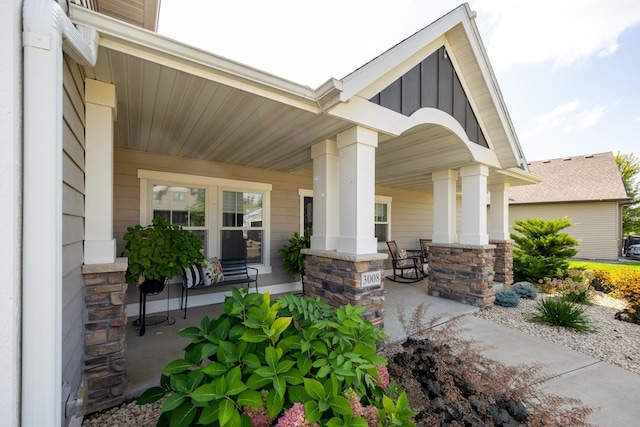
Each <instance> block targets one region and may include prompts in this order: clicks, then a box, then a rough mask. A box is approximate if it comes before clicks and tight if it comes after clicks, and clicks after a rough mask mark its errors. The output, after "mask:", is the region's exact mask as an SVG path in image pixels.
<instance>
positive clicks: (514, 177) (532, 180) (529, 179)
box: [494, 168, 542, 185]
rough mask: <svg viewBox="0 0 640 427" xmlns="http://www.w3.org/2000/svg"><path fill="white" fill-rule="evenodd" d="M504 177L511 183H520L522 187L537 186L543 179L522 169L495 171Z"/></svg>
mask: <svg viewBox="0 0 640 427" xmlns="http://www.w3.org/2000/svg"><path fill="white" fill-rule="evenodd" d="M494 172H495V173H497V174H501V175H504V176H505V177H507V178H508V179H509V181H510V182H512V183H513V182H518V183H519V184H520V185H528V184H537V183H539V182H542V178H540V177H539V176H537V175H534V174H532V173H530V172H529V171H525V170H522V169H520V168H508V169H499V170H496V171H494Z"/></svg>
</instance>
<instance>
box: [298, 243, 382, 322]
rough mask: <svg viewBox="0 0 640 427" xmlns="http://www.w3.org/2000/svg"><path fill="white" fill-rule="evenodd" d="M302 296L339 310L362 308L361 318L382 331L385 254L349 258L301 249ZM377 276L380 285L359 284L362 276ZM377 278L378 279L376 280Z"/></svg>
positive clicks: (332, 253)
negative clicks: (303, 266)
mask: <svg viewBox="0 0 640 427" xmlns="http://www.w3.org/2000/svg"><path fill="white" fill-rule="evenodd" d="M302 253H303V254H305V256H306V264H305V269H304V277H303V278H302V280H303V281H304V291H305V295H306V296H309V297H312V298H316V297H319V298H320V299H321V300H323V301H325V302H327V303H328V304H330V305H332V306H334V307H338V306H341V305H346V304H351V305H353V306H357V307H364V308H365V311H364V313H363V314H362V317H363V318H364V319H366V320H368V321H370V322H371V323H373V324H374V325H376V326H380V327H384V271H383V268H382V264H383V262H384V260H385V259H387V257H388V255H387V254H378V253H376V254H370V255H350V254H344V253H339V252H336V251H322V250H316V249H303V250H302ZM366 272H373V273H374V275H375V273H376V272H377V273H379V283H374V284H365V285H363V284H362V283H361V278H362V273H366ZM376 277H377V276H376Z"/></svg>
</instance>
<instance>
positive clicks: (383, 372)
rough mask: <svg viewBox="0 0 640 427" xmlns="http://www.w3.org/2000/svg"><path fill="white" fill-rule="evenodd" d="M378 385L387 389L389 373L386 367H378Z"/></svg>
mask: <svg viewBox="0 0 640 427" xmlns="http://www.w3.org/2000/svg"><path fill="white" fill-rule="evenodd" d="M377 369H378V385H379V386H380V387H382V388H387V386H388V385H389V371H388V370H387V367H386V366H383V365H378V368H377Z"/></svg>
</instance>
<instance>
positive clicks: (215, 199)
mask: <svg viewBox="0 0 640 427" xmlns="http://www.w3.org/2000/svg"><path fill="white" fill-rule="evenodd" d="M138 178H140V224H142V225H147V224H150V223H151V220H152V219H153V218H154V217H157V216H162V217H164V218H166V219H167V220H168V221H169V222H170V223H172V224H174V225H180V226H182V227H183V228H185V229H187V230H190V231H191V232H192V233H194V234H195V235H197V236H198V237H199V238H200V239H201V240H202V243H203V248H204V252H205V256H207V257H209V258H211V257H218V258H228V259H230V258H239V257H241V258H245V257H246V259H247V262H248V263H251V264H253V265H254V266H255V267H257V268H258V269H259V270H260V273H270V272H271V266H270V265H271V262H270V259H269V253H270V252H269V247H270V245H269V236H270V230H269V224H270V221H269V214H270V200H271V184H265V183H257V182H250V181H240V180H230V179H222V178H213V177H204V176H197V175H187V174H177V173H170V172H157V171H148V170H139V171H138Z"/></svg>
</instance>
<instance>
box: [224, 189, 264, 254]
mask: <svg viewBox="0 0 640 427" xmlns="http://www.w3.org/2000/svg"><path fill="white" fill-rule="evenodd" d="M263 231H264V227H263V209H262V193H254V192H242V191H223V192H222V227H221V230H220V242H221V257H222V258H223V259H238V258H246V259H247V262H248V263H254V264H261V263H262V236H263V234H264V233H263Z"/></svg>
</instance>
